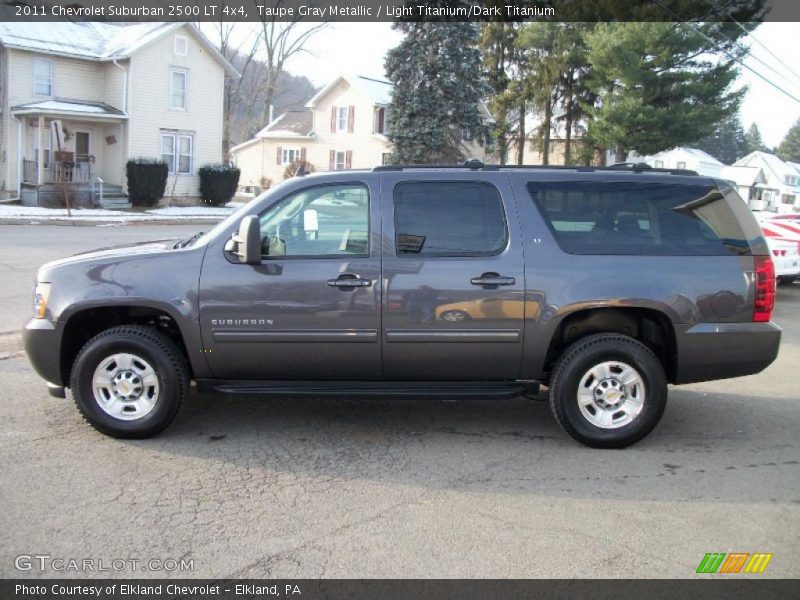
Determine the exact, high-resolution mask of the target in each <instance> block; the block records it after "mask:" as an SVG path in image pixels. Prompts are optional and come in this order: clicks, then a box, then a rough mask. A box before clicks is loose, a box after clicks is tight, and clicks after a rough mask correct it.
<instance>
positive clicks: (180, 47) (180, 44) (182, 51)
mask: <svg viewBox="0 0 800 600" xmlns="http://www.w3.org/2000/svg"><path fill="white" fill-rule="evenodd" d="M173 50H174V52H175V56H186V55H187V54H188V53H189V38H187V37H186V36H185V35H176V36H175V43H174V48H173Z"/></svg>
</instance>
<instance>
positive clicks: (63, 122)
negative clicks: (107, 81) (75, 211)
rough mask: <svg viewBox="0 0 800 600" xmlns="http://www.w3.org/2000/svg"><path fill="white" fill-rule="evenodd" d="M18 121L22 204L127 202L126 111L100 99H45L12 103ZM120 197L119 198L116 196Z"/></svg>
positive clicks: (92, 204) (77, 204) (91, 204)
mask: <svg viewBox="0 0 800 600" xmlns="http://www.w3.org/2000/svg"><path fill="white" fill-rule="evenodd" d="M12 114H13V115H14V117H15V119H16V120H17V121H18V123H19V136H18V157H19V167H18V169H19V170H18V173H19V181H20V195H21V199H22V201H23V203H24V204H29V205H34V206H63V205H64V194H65V193H66V194H67V195H68V196H69V197H70V204H71V205H72V206H97V205H99V204H100V200H101V199H103V200H104V202H103V203H104V204H105V200H106V199H108V200H112V199H115V200H116V203H117V204H121V203H125V204H126V203H127V199H126V198H125V197H124V195H123V194H122V184H123V180H124V170H125V160H126V159H127V156H126V152H125V150H124V148H125V143H124V140H125V136H126V128H127V125H126V124H127V115H125V114H124V113H122V112H121V111H118V110H117V109H115V108H113V107H111V106H108V105H107V104H103V103H99V102H86V101H75V100H49V101H43V102H37V103H31V104H26V105H21V106H15V107H12ZM120 197H121V198H120Z"/></svg>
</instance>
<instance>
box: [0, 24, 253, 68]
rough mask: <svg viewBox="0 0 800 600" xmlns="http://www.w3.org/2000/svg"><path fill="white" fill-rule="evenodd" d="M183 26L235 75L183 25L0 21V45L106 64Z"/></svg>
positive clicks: (205, 43)
mask: <svg viewBox="0 0 800 600" xmlns="http://www.w3.org/2000/svg"><path fill="white" fill-rule="evenodd" d="M184 25H186V26H187V29H188V30H190V31H191V32H192V33H194V35H195V37H196V38H197V39H198V40H199V41H200V43H201V44H203V46H205V47H206V48H207V49H208V50H209V51H210V52H211V53H212V54H213V55H214V56H215V58H217V60H219V61H220V62H222V64H223V66H224V67H225V69H226V71H228V72H229V73H231V74H233V75H237V74H238V72H237V71H236V69H235V68H234V67H233V66H232V65H231V64H230V63H229V62H228V61H227V60H226V59H225V58H224V57H223V56H222V55H221V54H220V53H219V51H218V50H217V49H216V48H215V47H214V45H213V44H212V43H211V42H210V41H209V40H208V38H206V37H205V35H203V33H202V32H201V31H200V30H199V29H198V28H197V27H195V26H194V25H191V24H187V23H178V22H176V23H136V24H133V25H120V24H116V25H115V24H111V23H76V22H71V21H53V22H47V23H42V22H33V23H21V22H16V21H15V22H0V44H2V45H3V46H6V47H7V48H16V49H19V50H28V51H30V52H41V53H44V54H56V55H59V56H68V57H72V58H79V59H83V60H96V61H110V60H114V59H122V58H128V57H129V56H131V55H132V54H133V53H134V52H136V51H137V50H139V49H141V48H143V47H145V46H147V45H148V44H150V43H151V42H154V41H155V40H156V39H158V38H159V37H161V36H162V35H164V34H166V33H167V32H169V31H172V30H175V29H179V28H180V27H183V26H184Z"/></svg>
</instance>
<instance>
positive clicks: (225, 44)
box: [216, 21, 262, 160]
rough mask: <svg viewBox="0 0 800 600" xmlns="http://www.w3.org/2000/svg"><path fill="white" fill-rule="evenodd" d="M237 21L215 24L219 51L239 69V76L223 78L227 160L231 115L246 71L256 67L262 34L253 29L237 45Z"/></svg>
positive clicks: (223, 144)
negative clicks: (235, 35) (233, 41)
mask: <svg viewBox="0 0 800 600" xmlns="http://www.w3.org/2000/svg"><path fill="white" fill-rule="evenodd" d="M238 25H239V24H238V23H226V22H223V21H220V22H219V23H217V24H216V32H217V35H218V36H219V46H218V48H219V51H220V53H221V54H222V55H223V56H224V57H225V58H227V59H228V61H230V62H231V64H233V65H234V66H235V67H237V68H238V70H239V74H240V76H239V77H226V78H225V102H224V109H223V125H222V156H223V159H224V160H228V158H229V156H228V151H229V150H230V146H231V115H232V114H233V112H234V110H235V108H236V106H237V105H238V104H239V103H240V101H241V99H242V98H241V97H242V90H243V86H244V83H245V81H246V80H247V75H248V71H249V70H251V67H254V66H255V67H256V68H257V64H256V63H257V61H256V60H255V57H256V54H257V53H258V51H259V48H260V46H261V42H262V34H261V33H260V32H256V31H254V32H253V34H254V36H253V35H251V36H243V37H242V39H241V41H240V42H239V43H238V45H234V44H233V43H232V40H233V39H234V36H233V33H234V31H235V30H236V29H237V26H238Z"/></svg>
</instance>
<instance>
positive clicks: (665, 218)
mask: <svg viewBox="0 0 800 600" xmlns="http://www.w3.org/2000/svg"><path fill="white" fill-rule="evenodd" d="M528 191H529V192H530V194H531V197H532V198H533V200H534V202H535V203H536V205H537V207H538V208H539V210H540V211H541V213H542V216H543V217H544V218H545V221H547V223H548V225H549V227H550V230H551V231H552V232H553V235H554V236H555V238H556V241H557V242H558V244H559V246H560V247H561V249H562V250H564V251H565V252H570V253H572V254H642V255H662V256H676V255H678V256H681V255H689V256H691V255H701V256H708V255H711V256H713V255H726V254H750V253H751V252H750V244H749V241H748V239H747V238H746V236H745V234H744V232H743V231H742V226H741V224H740V222H739V220H738V219H737V216H736V214H735V212H734V211H733V210H732V209H731V206H730V205H729V204H728V202H727V201H726V199H725V197H724V196H723V195H722V194H721V193H720V192H719V191H718V190H717V189H716V188H714V187H711V186H704V185H675V184H653V183H650V184H648V183H600V182H559V183H529V184H528Z"/></svg>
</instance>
